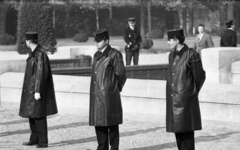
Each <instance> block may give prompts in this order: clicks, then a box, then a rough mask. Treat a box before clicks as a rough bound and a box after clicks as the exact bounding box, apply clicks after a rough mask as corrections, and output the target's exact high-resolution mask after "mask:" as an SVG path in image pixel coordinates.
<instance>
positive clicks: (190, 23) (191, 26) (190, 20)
mask: <svg viewBox="0 0 240 150" xmlns="http://www.w3.org/2000/svg"><path fill="white" fill-rule="evenodd" d="M193 8H194V7H193V6H190V7H189V8H188V11H187V12H188V35H193V29H194V9H193Z"/></svg>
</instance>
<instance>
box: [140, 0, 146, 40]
mask: <svg viewBox="0 0 240 150" xmlns="http://www.w3.org/2000/svg"><path fill="white" fill-rule="evenodd" d="M140 7H141V16H140V18H141V29H140V33H141V36H142V37H143V38H144V37H145V8H144V3H143V1H142V0H140Z"/></svg>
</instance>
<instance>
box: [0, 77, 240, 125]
mask: <svg viewBox="0 0 240 150" xmlns="http://www.w3.org/2000/svg"><path fill="white" fill-rule="evenodd" d="M23 76H24V74H23V73H5V74H3V75H1V76H0V101H1V105H3V106H7V105H8V106H13V107H17V108H18V107H19V104H20V98H21V90H22V84H23ZM54 85H55V93H56V98H57V104H58V108H59V113H81V112H88V109H89V89H90V77H75V76H61V75H54ZM239 89H240V85H231V84H216V83H205V84H204V86H203V88H202V90H201V92H200V94H199V99H200V107H201V114H202V118H203V119H211V120H222V121H237V122H240V105H239V103H240V90H239ZM165 93H166V81H162V80H138V79H127V82H126V84H125V86H124V88H123V91H122V93H121V95H122V105H123V111H124V112H126V113H138V114H159V115H165V113H166V95H165Z"/></svg>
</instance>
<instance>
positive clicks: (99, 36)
mask: <svg viewBox="0 0 240 150" xmlns="http://www.w3.org/2000/svg"><path fill="white" fill-rule="evenodd" d="M93 36H94V39H95V41H96V42H100V41H102V40H106V39H107V40H109V35H108V32H107V30H106V29H100V30H97V31H96V32H94V33H93Z"/></svg>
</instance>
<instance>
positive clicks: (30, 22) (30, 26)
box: [17, 0, 57, 54]
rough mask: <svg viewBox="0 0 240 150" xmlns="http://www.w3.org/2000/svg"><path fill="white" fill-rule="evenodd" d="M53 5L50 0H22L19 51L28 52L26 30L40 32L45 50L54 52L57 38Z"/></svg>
mask: <svg viewBox="0 0 240 150" xmlns="http://www.w3.org/2000/svg"><path fill="white" fill-rule="evenodd" d="M52 11H53V9H52V7H51V5H50V4H49V0H22V1H21V5H20V8H19V16H18V33H17V51H18V53H20V54H25V53H27V47H26V44H25V41H24V37H25V32H26V31H36V32H38V42H39V44H40V45H41V46H42V48H43V49H44V50H45V51H50V52H51V53H54V52H55V50H56V48H55V46H56V44H57V42H56V39H55V37H54V32H53V20H52V19H53V16H52V14H53V13H52Z"/></svg>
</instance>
